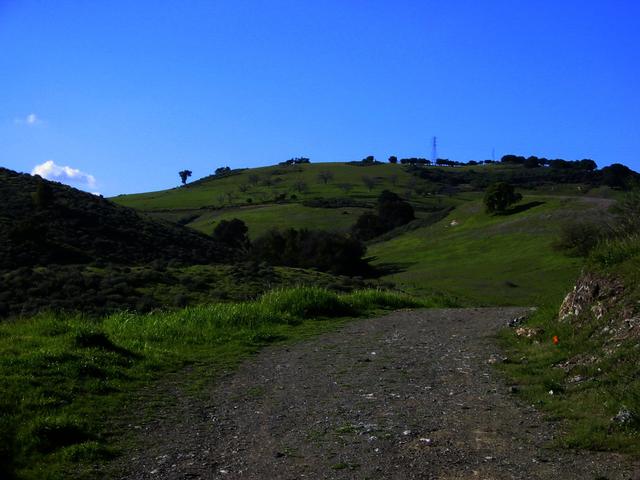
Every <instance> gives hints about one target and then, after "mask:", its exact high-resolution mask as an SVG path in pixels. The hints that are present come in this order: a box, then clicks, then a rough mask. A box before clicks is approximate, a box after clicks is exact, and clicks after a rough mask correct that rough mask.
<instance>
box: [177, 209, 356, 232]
mask: <svg viewBox="0 0 640 480" xmlns="http://www.w3.org/2000/svg"><path fill="white" fill-rule="evenodd" d="M366 211H368V210H367V209H365V208H355V207H347V208H312V207H305V206H303V205H301V204H298V203H288V204H272V205H261V206H255V207H241V208H234V209H225V210H216V211H212V212H210V213H205V214H202V215H201V216H200V217H198V219H197V220H195V221H193V222H191V223H189V224H188V225H189V226H190V227H191V228H195V229H196V230H200V231H201V232H203V233H208V234H211V232H212V231H213V228H214V227H215V225H216V224H217V223H218V222H220V220H231V219H232V218H239V219H240V220H242V221H244V222H245V223H246V224H247V226H248V227H249V237H251V238H256V237H259V236H260V235H262V234H263V233H265V232H266V231H267V230H269V229H272V228H277V229H281V230H282V229H285V228H313V229H316V230H331V231H339V232H346V231H347V230H349V228H351V226H352V225H353V224H354V223H355V222H356V220H357V219H358V217H359V216H360V215H361V214H362V213H364V212H366Z"/></svg>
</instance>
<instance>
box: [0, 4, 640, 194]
mask: <svg viewBox="0 0 640 480" xmlns="http://www.w3.org/2000/svg"><path fill="white" fill-rule="evenodd" d="M639 57H640V2H638V1H636V0H606V1H605V0H600V1H590V0H566V1H564V0H546V1H513V0H502V1H499V0H496V1H493V0H486V1H477V0H469V1H456V0H452V1H444V0H443V1H437V2H435V1H426V0H424V1H418V0H416V1H406V0H405V1H403V0H395V1H391V0H389V1H371V0H369V1H364V0H329V1H314V2H311V1H305V0H288V1H281V0H269V1H243V0H225V1H214V0H209V1H197V0H188V1H184V2H179V1H161V0H160V1H159V0H152V1H151V0H150V1H143V0H136V1H131V0H126V1H123V0H109V1H81V0H75V1H65V0H37V1H36V0H0V165H1V166H4V167H8V168H12V169H15V170H19V171H25V172H31V171H32V169H33V168H34V167H35V166H36V165H42V164H43V163H45V162H46V161H49V160H51V161H52V162H53V164H48V165H49V166H50V167H51V169H50V170H49V171H51V172H53V173H54V174H56V173H57V174H58V177H57V178H64V177H65V176H66V177H68V178H70V181H71V182H72V183H73V181H74V179H75V181H76V184H77V185H78V186H81V187H82V188H84V189H87V190H93V191H99V192H102V193H103V194H105V195H114V194H117V193H124V192H138V191H149V190H158V189H161V188H166V187H171V186H175V185H177V184H178V183H179V178H178V174H177V172H178V170H181V169H184V168H188V169H190V170H193V174H194V175H193V177H192V178H193V179H195V178H198V177H201V176H204V175H207V174H209V173H211V172H212V171H213V170H214V169H215V168H216V167H219V166H224V165H229V166H230V167H232V168H236V167H248V166H258V165H268V164H273V163H276V162H279V161H282V160H286V159H288V158H290V157H293V156H308V157H310V158H311V160H312V161H313V162H324V161H346V160H354V159H361V158H363V157H364V156H366V155H375V156H376V157H377V158H379V159H386V158H387V157H388V156H389V155H392V154H394V155H397V156H399V157H402V156H425V157H429V156H430V149H431V147H430V143H431V137H432V136H434V135H436V136H437V137H438V139H439V152H438V153H439V156H440V157H443V158H450V159H453V160H461V161H466V160H470V159H485V158H490V157H491V151H492V149H493V148H495V152H496V157H497V158H499V157H500V156H501V155H503V154H505V153H516V154H522V155H538V156H546V157H549V158H566V159H581V158H593V159H594V160H596V162H598V165H599V166H604V165H607V164H610V163H614V162H620V163H624V164H626V165H629V166H630V167H632V168H633V169H635V170H640V121H639V119H640V62H639V60H640V58H639ZM62 166H68V167H70V168H71V170H67V171H66V173H65V171H64V170H61V169H59V168H58V167H62ZM76 170H79V171H80V172H77V171H76ZM81 172H84V173H85V174H87V175H92V176H93V177H94V181H91V179H90V178H89V177H87V176H83V175H82V173H81Z"/></svg>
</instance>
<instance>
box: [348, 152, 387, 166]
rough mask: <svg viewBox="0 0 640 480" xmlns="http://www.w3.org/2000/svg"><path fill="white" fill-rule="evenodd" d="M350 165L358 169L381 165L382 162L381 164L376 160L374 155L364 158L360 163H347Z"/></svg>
mask: <svg viewBox="0 0 640 480" xmlns="http://www.w3.org/2000/svg"><path fill="white" fill-rule="evenodd" d="M347 164H348V165H353V166H356V167H370V166H372V165H381V164H382V162H379V161H378V160H376V159H375V157H374V156H373V155H369V156H368V157H365V158H363V159H362V160H359V161H354V162H347Z"/></svg>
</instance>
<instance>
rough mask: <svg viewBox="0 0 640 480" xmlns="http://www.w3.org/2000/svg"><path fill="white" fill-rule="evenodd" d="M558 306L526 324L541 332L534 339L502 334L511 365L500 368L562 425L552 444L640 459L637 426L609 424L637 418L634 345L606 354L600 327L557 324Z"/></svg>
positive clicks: (639, 356)
mask: <svg viewBox="0 0 640 480" xmlns="http://www.w3.org/2000/svg"><path fill="white" fill-rule="evenodd" d="M557 305H558V304H555V305H554V306H553V307H545V308H541V309H540V310H539V311H538V312H536V314H535V315H534V316H533V317H532V318H531V319H529V321H528V322H527V326H529V327H532V328H537V329H540V332H541V333H540V334H538V335H537V336H535V337H534V338H531V339H528V338H524V337H518V336H517V335H515V333H514V331H513V330H511V329H507V330H504V331H502V332H501V334H500V336H499V339H500V343H501V345H502V347H503V348H504V350H505V353H506V355H507V356H508V358H509V361H507V362H505V363H503V364H501V365H500V367H499V368H500V369H501V370H502V371H503V372H504V374H505V375H506V376H507V378H508V379H509V381H511V382H513V383H516V384H517V385H518V386H519V393H518V395H519V396H521V397H522V398H523V399H524V400H525V401H526V402H527V403H531V404H533V405H535V406H536V407H538V408H540V409H541V410H542V411H543V412H545V414H546V415H547V417H548V419H549V420H559V421H562V428H561V431H562V434H561V435H560V437H559V438H558V439H557V440H556V445H558V446H563V447H568V448H585V449H590V450H601V451H615V452H622V453H629V454H633V455H636V456H637V455H640V424H639V423H638V422H637V421H633V422H631V423H630V424H628V425H624V424H618V423H616V422H614V421H613V420H612V419H613V417H615V416H616V415H617V414H618V412H619V411H620V410H621V409H623V408H624V409H628V410H629V411H631V412H632V413H633V415H635V418H636V419H637V418H640V417H638V415H640V377H639V376H638V365H640V349H638V345H637V342H635V341H630V340H629V341H624V342H621V343H620V344H619V346H618V347H616V348H615V350H614V352H613V353H611V352H609V353H608V352H607V350H606V349H604V348H603V343H602V337H601V336H599V335H598V332H599V331H600V330H601V329H602V327H603V325H604V323H602V322H595V321H594V322H593V323H591V324H582V325H580V327H576V326H574V325H573V324H571V323H570V322H560V321H558V319H557V312H558V308H557ZM554 335H557V336H558V339H559V342H558V344H557V345H554V343H553V336H554Z"/></svg>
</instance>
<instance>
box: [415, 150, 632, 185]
mask: <svg viewBox="0 0 640 480" xmlns="http://www.w3.org/2000/svg"><path fill="white" fill-rule="evenodd" d="M536 158H537V157H529V158H525V157H517V160H514V161H506V162H502V163H503V164H504V165H510V166H511V168H504V169H495V168H477V169H458V168H452V169H439V168H420V167H419V166H418V165H409V166H408V167H407V170H408V172H410V173H413V174H414V175H416V176H418V177H420V178H422V179H423V180H427V181H429V182H431V183H436V184H438V185H440V188H442V187H444V186H453V187H456V186H459V185H470V186H471V187H473V188H474V189H475V190H484V189H486V188H487V187H488V186H489V185H491V184H493V183H496V182H507V183H510V184H512V185H516V186H519V187H522V188H537V187H543V186H545V185H557V184H567V183H574V184H585V185H588V186H593V187H597V186H600V185H609V186H612V187H614V188H621V189H628V188H631V187H632V186H633V184H634V182H635V181H637V179H639V178H640V176H639V175H638V174H637V173H636V172H633V171H632V170H630V169H628V168H627V167H624V166H622V165H620V166H615V165H612V166H610V167H605V168H603V169H601V170H592V167H594V165H595V162H594V163H593V164H592V163H591V162H592V161H591V160H580V161H578V162H566V161H564V160H563V161H561V162H560V163H558V162H556V163H554V165H555V167H552V166H549V162H550V161H549V160H546V159H536ZM520 160H522V161H520ZM563 162H564V163H563ZM484 163H485V164H491V163H494V162H491V161H490V160H485V161H484ZM535 164H537V165H538V166H540V167H545V168H536V167H535V166H534V165H535ZM567 164H569V165H573V166H572V167H571V168H564V167H563V165H567ZM580 166H582V167H580ZM518 167H520V168H518Z"/></svg>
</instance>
